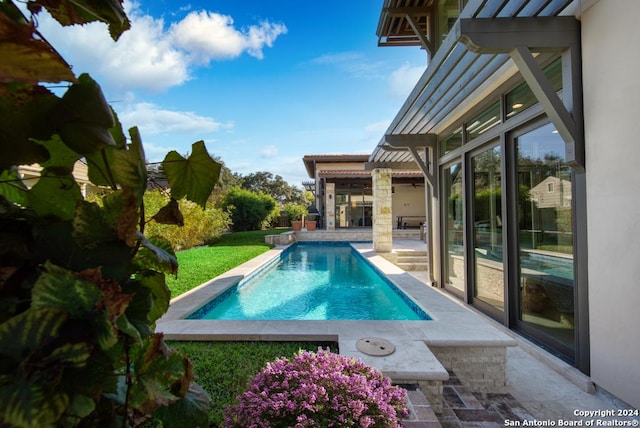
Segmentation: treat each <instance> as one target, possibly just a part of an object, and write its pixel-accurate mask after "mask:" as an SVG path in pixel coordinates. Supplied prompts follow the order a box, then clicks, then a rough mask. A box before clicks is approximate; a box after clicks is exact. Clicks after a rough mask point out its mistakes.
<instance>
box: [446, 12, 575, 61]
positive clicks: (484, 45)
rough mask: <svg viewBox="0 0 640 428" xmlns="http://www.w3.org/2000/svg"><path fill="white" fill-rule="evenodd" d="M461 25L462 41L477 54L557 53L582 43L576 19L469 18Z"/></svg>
mask: <svg viewBox="0 0 640 428" xmlns="http://www.w3.org/2000/svg"><path fill="white" fill-rule="evenodd" d="M459 23H460V25H459V26H456V27H455V31H457V32H458V38H459V40H460V41H461V42H462V43H464V44H465V46H466V47H467V49H469V50H470V51H471V52H475V53H483V54H486V53H493V54H498V53H509V52H510V51H511V49H513V47H514V46H527V47H528V48H529V49H531V50H533V51H535V52H544V51H548V50H554V51H557V50H559V49H563V48H567V47H569V46H573V45H576V44H578V43H579V42H580V23H579V22H578V21H577V20H576V19H575V17H573V16H544V17H533V18H485V19H472V18H466V19H460V21H459Z"/></svg>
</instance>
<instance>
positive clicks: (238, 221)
mask: <svg viewBox="0 0 640 428" xmlns="http://www.w3.org/2000/svg"><path fill="white" fill-rule="evenodd" d="M275 207H276V201H275V199H273V198H272V197H271V196H270V195H267V194H266V193H256V192H252V191H250V190H246V189H240V188H233V189H230V190H229V191H228V192H227V193H226V194H225V195H224V198H223V200H222V208H223V209H226V210H228V211H229V212H230V214H231V221H232V222H233V230H234V231H236V232H240V231H245V230H260V229H262V228H263V227H264V226H265V225H266V224H267V223H268V222H269V221H270V218H271V215H272V213H273V210H274V208H275Z"/></svg>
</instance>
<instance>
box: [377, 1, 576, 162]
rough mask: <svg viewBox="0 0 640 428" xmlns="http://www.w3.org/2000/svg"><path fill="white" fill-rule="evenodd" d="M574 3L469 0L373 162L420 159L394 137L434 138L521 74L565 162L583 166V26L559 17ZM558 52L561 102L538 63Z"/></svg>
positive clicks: (390, 129)
mask: <svg viewBox="0 0 640 428" xmlns="http://www.w3.org/2000/svg"><path fill="white" fill-rule="evenodd" d="M573 1H574V0H558V1H553V2H548V1H546V0H525V1H522V0H519V1H514V0H493V1H491V2H486V1H482V0H469V2H468V3H467V6H466V7H465V8H464V9H463V10H462V12H461V14H460V18H459V19H458V20H457V22H456V24H455V26H454V28H453V30H452V31H450V32H449V34H448V36H447V38H446V39H445V40H444V42H443V44H442V46H441V47H440V48H439V49H438V51H437V52H436V54H435V56H434V57H433V59H432V61H431V62H430V64H429V66H428V68H427V69H426V70H425V72H424V74H423V75H422V77H421V78H420V79H419V81H418V83H417V84H416V86H415V88H414V89H413V91H412V92H411V94H410V95H409V97H408V98H407V100H406V101H405V103H404V105H403V106H402V108H401V109H400V111H399V112H398V114H397V115H396V117H395V118H394V120H393V121H392V123H391V125H390V126H389V128H388V129H387V131H386V133H385V136H384V137H383V138H382V139H381V140H380V142H379V143H378V145H377V147H376V148H375V149H374V151H373V153H372V154H371V156H370V157H369V161H370V162H407V161H410V160H415V157H414V153H412V150H411V149H410V148H409V147H406V148H401V147H398V146H397V145H393V144H389V140H390V138H391V137H392V136H395V135H423V136H424V135H428V134H432V135H437V134H438V133H439V132H442V131H443V130H444V129H446V128H447V127H448V126H451V125H452V124H454V123H455V121H456V120H458V119H459V118H460V117H461V116H462V115H463V114H464V113H466V112H467V111H468V109H470V108H471V107H472V106H474V105H475V104H477V103H478V102H479V101H481V100H482V99H484V98H485V97H486V96H488V95H489V94H490V93H491V92H492V91H494V90H496V89H497V88H499V87H500V86H501V85H502V84H504V83H505V82H507V81H508V80H509V79H511V78H512V77H513V76H515V75H516V74H517V73H518V72H520V73H521V74H522V75H523V76H524V78H525V80H526V81H527V83H528V84H529V86H530V87H531V88H532V90H533V92H534V94H535V95H536V97H537V98H538V100H539V101H540V103H541V105H542V106H543V108H544V110H545V112H546V113H547V114H548V115H549V117H550V118H551V120H552V122H553V123H554V125H555V126H556V127H557V128H558V130H559V131H560V133H561V135H562V137H563V139H564V140H565V143H566V148H567V150H566V154H567V160H568V161H569V162H570V163H571V164H572V165H573V166H574V167H581V166H582V165H584V153H583V152H584V149H583V144H584V142H583V140H584V138H583V136H582V113H581V111H582V106H581V93H582V88H581V74H580V58H579V51H580V49H579V43H580V27H579V22H578V21H577V20H576V19H575V18H574V17H573V16H569V17H566V16H564V17H563V16H559V15H561V14H562V13H563V12H564V11H565V10H567V9H568V8H569V6H570V5H571V4H572V3H573ZM387 3H388V2H385V5H386V4H387ZM558 52H563V69H567V70H568V72H566V73H565V72H563V93H564V92H567V91H565V89H569V91H568V92H569V93H570V95H569V96H568V97H567V96H565V97H564V100H560V99H559V97H558V96H557V94H555V92H553V90H552V89H551V88H550V84H549V82H548V80H547V79H546V77H545V76H544V75H543V73H542V70H541V68H540V66H539V65H538V63H539V61H541V60H543V59H546V58H548V57H549V56H550V55H552V54H557V53H558ZM565 53H566V54H565Z"/></svg>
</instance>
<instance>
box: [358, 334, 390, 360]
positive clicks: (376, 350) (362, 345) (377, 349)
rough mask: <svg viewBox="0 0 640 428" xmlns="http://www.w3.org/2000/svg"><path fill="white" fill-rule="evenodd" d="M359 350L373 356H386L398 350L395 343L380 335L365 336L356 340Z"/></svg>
mask: <svg viewBox="0 0 640 428" xmlns="http://www.w3.org/2000/svg"><path fill="white" fill-rule="evenodd" d="M356 348H357V349H358V351H360V352H362V353H363V354H366V355H371V356H373V357H384V356H386V355H391V354H393V353H394V352H395V351H396V347H395V346H394V345H393V343H391V342H389V341H388V340H385V339H382V338H380V337H363V338H362V339H360V340H358V341H357V342H356Z"/></svg>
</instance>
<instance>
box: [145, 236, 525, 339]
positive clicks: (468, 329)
mask: <svg viewBox="0 0 640 428" xmlns="http://www.w3.org/2000/svg"><path fill="white" fill-rule="evenodd" d="M351 246H352V247H353V248H355V249H356V250H357V251H358V252H359V253H360V254H361V255H362V256H363V257H364V258H365V259H367V260H368V261H369V262H371V263H372V264H373V265H374V266H376V268H378V270H380V271H381V272H382V273H383V274H384V275H385V276H386V277H387V278H388V279H389V280H390V281H391V282H393V283H394V284H395V285H396V286H397V287H398V288H399V289H401V290H402V291H403V292H404V293H405V294H407V295H408V296H409V297H410V298H411V299H412V300H413V301H414V302H415V303H416V304H417V305H418V306H420V307H421V308H422V309H423V310H424V311H425V312H427V314H429V315H430V316H431V317H432V318H433V319H432V320H428V321H419V320H418V321H386V320H385V321H352V320H336V321H331V320H329V321H306V320H305V321H300V320H291V321H289V320H269V321H245V320H240V321H238V320H188V319H184V318H185V317H186V316H188V315H189V314H190V313H192V312H194V311H195V310H197V309H198V308H200V307H201V306H202V305H204V304H205V303H206V302H207V301H209V300H211V299H212V298H214V297H215V296H217V295H218V294H220V293H222V292H223V291H224V290H226V289H227V288H229V287H232V286H233V285H235V284H237V283H238V282H240V281H241V280H242V279H244V278H245V277H247V276H249V275H251V273H253V272H254V271H255V270H257V269H258V268H259V267H260V266H262V265H264V264H265V263H268V262H269V261H270V260H272V259H273V258H275V257H278V256H279V255H280V253H281V252H282V251H284V249H286V248H287V247H288V246H277V247H275V248H273V249H271V250H269V251H267V252H266V253H264V254H262V255H260V256H258V257H255V258H254V259H252V260H250V261H248V262H246V263H244V264H242V265H240V266H238V267H236V268H234V269H232V270H230V271H228V272H226V273H224V274H222V275H220V276H218V277H216V278H214V279H212V280H210V281H207V282H205V283H204V284H202V285H200V286H198V287H196V288H194V289H192V290H190V291H188V292H186V293H184V294H182V295H180V296H178V297H176V298H174V299H172V300H171V303H170V306H169V310H168V311H167V313H166V314H165V315H164V316H163V317H162V318H160V319H159V320H158V322H157V327H156V331H158V332H162V333H164V335H165V338H166V339H168V340H207V341H215V340H218V341H222V340H225V341H232V340H260V341H288V340H311V341H338V340H345V339H355V340H357V339H358V338H360V337H363V336H381V337H390V339H391V340H392V341H394V340H417V341H423V342H424V343H425V344H426V345H427V346H485V347H486V346H516V342H515V340H514V339H513V338H511V337H510V336H508V335H506V334H504V333H503V332H501V331H499V330H498V329H496V328H495V327H494V326H492V325H491V324H490V323H488V322H487V321H486V320H484V319H482V317H480V316H479V315H478V314H476V313H474V312H472V311H470V310H469V309H468V308H465V307H464V306H463V305H462V304H461V303H459V302H457V301H455V300H453V299H452V298H450V297H448V296H446V295H444V294H443V293H442V292H439V291H437V290H435V289H433V288H431V287H428V286H426V285H425V284H424V283H423V282H421V281H420V280H418V279H417V278H415V277H413V276H412V275H410V274H409V273H407V272H405V271H403V270H402V269H400V268H399V267H397V266H396V265H394V264H392V263H391V262H389V261H388V260H386V259H385V258H383V257H382V256H380V255H378V254H376V253H375V252H374V251H373V248H372V244H371V243H352V244H351Z"/></svg>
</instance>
